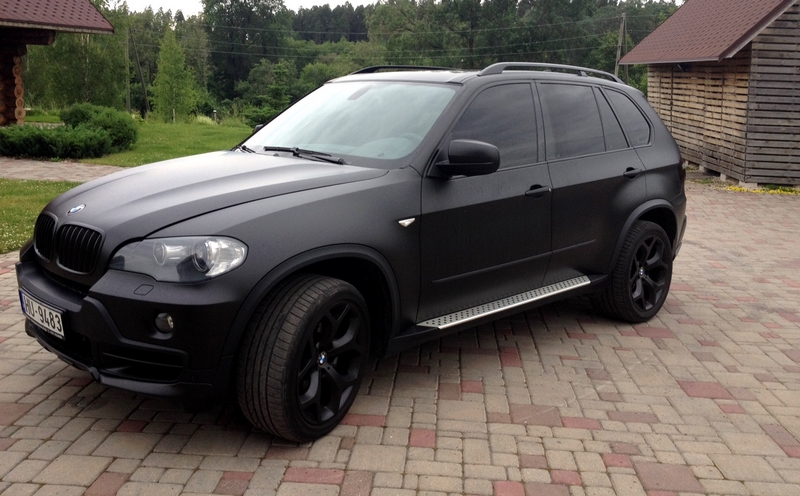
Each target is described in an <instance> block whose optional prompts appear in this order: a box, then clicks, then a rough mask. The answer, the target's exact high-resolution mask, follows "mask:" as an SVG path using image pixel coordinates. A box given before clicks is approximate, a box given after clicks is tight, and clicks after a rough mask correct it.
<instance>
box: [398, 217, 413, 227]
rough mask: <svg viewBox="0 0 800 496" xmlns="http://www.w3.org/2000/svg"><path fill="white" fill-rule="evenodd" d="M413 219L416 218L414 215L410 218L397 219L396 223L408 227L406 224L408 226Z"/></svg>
mask: <svg viewBox="0 0 800 496" xmlns="http://www.w3.org/2000/svg"><path fill="white" fill-rule="evenodd" d="M415 220H417V219H416V218H414V217H412V218H410V219H403V220H399V221H397V222H398V223H399V224H400V225H401V226H403V227H408V226H410V225H411V224H413V223H414V221H415Z"/></svg>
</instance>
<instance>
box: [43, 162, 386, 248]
mask: <svg viewBox="0 0 800 496" xmlns="http://www.w3.org/2000/svg"><path fill="white" fill-rule="evenodd" d="M386 173H387V171H386V170H380V169H369V168H364V167H356V166H350V165H339V164H330V163H325V162H317V161H312V160H305V159H300V158H295V157H279V156H273V155H265V154H251V153H242V152H233V151H229V152H214V153H206V154H203V155H195V156H192V157H185V158H181V159H175V160H167V161H165V162H158V163H155V164H150V165H145V166H141V167H136V168H134V169H129V170H126V171H122V172H118V173H115V174H111V175H109V176H105V177H102V178H100V179H96V180H94V181H90V182H88V183H85V184H83V185H81V186H78V187H77V188H75V189H73V190H70V191H68V192H67V193H64V194H63V195H61V196H59V197H58V198H56V199H55V200H53V201H52V202H51V203H50V204H48V206H47V207H46V210H47V211H50V212H52V213H53V214H55V215H56V216H57V217H58V219H59V222H58V223H59V224H64V223H70V224H83V225H87V226H91V227H93V228H96V229H99V230H101V231H103V233H104V235H105V238H106V242H105V243H104V245H105V246H106V247H107V246H108V245H112V246H114V245H116V244H117V243H119V242H122V241H125V240H127V239H131V238H136V237H143V236H147V235H148V234H150V233H152V232H154V231H157V230H159V229H162V228H164V227H166V226H169V225H171V224H174V223H176V222H180V221H182V220H185V219H189V218H192V217H195V216H198V215H202V214H205V213H208V212H212V211H214V210H219V209H222V208H226V207H230V206H233V205H238V204H242V203H247V202H251V201H254V200H260V199H264V198H269V197H273V196H278V195H285V194H288V193H294V192H297V191H304V190H309V189H314V188H321V187H326V186H332V185H336V184H344V183H349V182H354V181H363V180H366V179H372V178H376V177H380V176H382V175H384V174H386ZM81 206H82V207H81ZM76 208H80V210H79V211H75V212H73V213H71V214H68V212H69V211H70V210H74V209H76ZM197 234H213V233H197Z"/></svg>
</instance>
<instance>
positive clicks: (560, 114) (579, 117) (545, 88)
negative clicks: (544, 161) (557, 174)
mask: <svg viewBox="0 0 800 496" xmlns="http://www.w3.org/2000/svg"><path fill="white" fill-rule="evenodd" d="M539 97H540V99H541V101H542V112H543V113H544V134H545V143H546V146H547V158H548V160H555V159H562V158H569V157H577V156H580V155H588V154H590V153H600V152H604V151H606V144H605V138H604V136H603V124H602V122H601V120H600V111H599V110H598V108H597V102H596V101H595V98H594V91H593V90H592V87H591V86H579V85H572V84H541V85H540V86H539Z"/></svg>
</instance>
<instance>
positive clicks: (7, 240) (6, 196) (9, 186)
mask: <svg viewBox="0 0 800 496" xmlns="http://www.w3.org/2000/svg"><path fill="white" fill-rule="evenodd" d="M79 184H80V183H71V182H56V181H21V180H18V179H2V178H0V198H2V201H0V253H9V252H12V251H14V250H19V249H20V247H21V246H22V245H23V244H24V243H25V241H27V240H28V238H30V237H31V236H33V225H34V223H35V222H36V217H37V216H38V215H39V212H41V211H42V208H44V206H45V205H47V203H48V202H49V201H50V200H52V199H53V198H55V197H56V196H58V195H60V194H61V193H63V192H64V191H67V190H68V189H71V188H74V187H75V186H77V185H79Z"/></svg>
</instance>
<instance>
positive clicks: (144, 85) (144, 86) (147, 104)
mask: <svg viewBox="0 0 800 496" xmlns="http://www.w3.org/2000/svg"><path fill="white" fill-rule="evenodd" d="M135 32H136V30H134V29H129V30H128V33H135ZM131 41H132V42H133V55H134V56H135V57H136V67H137V68H138V69H139V81H141V82H142V95H143V96H144V111H145V113H147V114H149V113H150V102H149V101H147V83H145V82H144V77H143V76H142V64H141V63H140V62H139V52H138V51H137V50H136V38H134V37H133V36H131Z"/></svg>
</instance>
